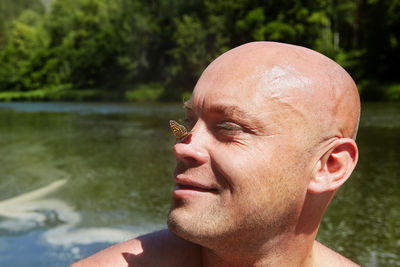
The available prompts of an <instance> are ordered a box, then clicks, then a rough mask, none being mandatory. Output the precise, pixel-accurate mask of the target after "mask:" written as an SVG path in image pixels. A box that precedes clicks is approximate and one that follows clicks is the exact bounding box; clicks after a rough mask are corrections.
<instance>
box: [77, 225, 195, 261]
mask: <svg viewBox="0 0 400 267" xmlns="http://www.w3.org/2000/svg"><path fill="white" fill-rule="evenodd" d="M200 253H201V250H200V247H198V246H197V245H195V244H192V243H190V242H187V241H185V240H183V239H181V238H179V237H177V236H175V235H174V234H172V233H171V232H170V231H169V230H162V231H159V232H154V233H150V234H147V235H144V236H140V237H137V238H135V239H131V240H128V241H125V242H123V243H120V244H117V245H115V246H112V247H109V248H107V249H105V250H103V251H100V252H98V253H96V254H94V255H92V256H90V257H88V258H86V259H83V260H81V261H78V262H76V263H74V264H73V265H72V266H71V267H81V266H85V267H86V266H99V267H107V266H110V267H111V266H124V267H126V266H149V267H151V266H188V263H189V264H190V266H196V265H195V264H198V263H199V262H200V261H199V259H200V258H201V257H200ZM199 266H200V265H199Z"/></svg>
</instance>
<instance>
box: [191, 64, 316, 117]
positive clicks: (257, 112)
mask: <svg viewBox="0 0 400 267" xmlns="http://www.w3.org/2000/svg"><path fill="white" fill-rule="evenodd" d="M250 63H251V64H249V62H247V61H243V62H241V61H239V62H235V61H234V62H232V60H230V59H228V60H225V61H223V62H222V63H221V62H216V63H212V64H211V65H210V66H209V67H208V68H207V69H206V70H205V71H204V73H203V74H202V76H201V78H200V79H199V81H198V83H197V84H196V87H195V89H194V91H193V96H192V99H191V103H190V104H191V108H195V109H201V111H202V112H205V111H216V112H218V111H224V112H226V111H229V112H230V113H234V112H236V113H238V114H241V115H250V114H251V115H252V116H253V117H255V116H257V117H263V116H265V115H268V116H269V117H271V118H270V119H273V118H274V117H276V119H281V117H282V116H283V115H289V114H290V113H291V112H294V113H299V107H297V106H298V105H297V104H298V103H299V101H300V100H301V97H302V96H303V95H304V92H302V91H304V90H307V88H308V87H309V86H310V84H311V79H309V78H308V77H306V76H305V75H302V74H300V73H298V72H297V71H296V70H295V69H294V68H293V67H291V66H289V65H287V64H286V65H285V64H281V65H275V66H268V64H263V63H260V62H254V61H250Z"/></svg>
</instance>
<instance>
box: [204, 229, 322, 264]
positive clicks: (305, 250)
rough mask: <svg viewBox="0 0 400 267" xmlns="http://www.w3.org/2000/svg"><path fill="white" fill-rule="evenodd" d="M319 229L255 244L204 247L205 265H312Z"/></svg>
mask: <svg viewBox="0 0 400 267" xmlns="http://www.w3.org/2000/svg"><path fill="white" fill-rule="evenodd" d="M316 233H317V231H315V233H313V234H311V235H309V234H308V235H299V236H294V235H293V236H281V237H280V238H277V239H275V240H268V241H267V242H265V243H264V244H262V245H260V246H258V247H254V245H253V246H247V244H238V245H236V244H233V242H232V243H230V244H229V248H226V247H224V248H223V249H218V248H216V249H209V248H204V247H203V248H202V261H203V266H204V267H213V266H222V267H224V266H230V267H233V266H271V267H273V266H304V267H306V266H312V262H313V253H312V251H313V250H312V249H313V244H314V240H315V235H316Z"/></svg>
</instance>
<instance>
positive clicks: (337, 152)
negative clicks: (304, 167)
mask: <svg viewBox="0 0 400 267" xmlns="http://www.w3.org/2000/svg"><path fill="white" fill-rule="evenodd" d="M357 160H358V149H357V145H356V143H355V141H354V140H353V139H351V138H340V139H337V140H335V141H334V142H333V143H331V144H330V146H329V149H328V151H327V152H326V153H325V154H324V155H323V156H322V157H321V158H320V159H319V160H318V162H317V164H316V165H315V167H314V170H313V176H312V178H311V181H310V183H309V185H308V192H310V193H312V194H320V193H323V192H328V191H335V190H336V189H338V188H339V187H340V186H341V185H342V184H344V182H346V180H347V178H349V177H350V174H351V173H352V171H353V170H354V167H355V166H356V164H357Z"/></svg>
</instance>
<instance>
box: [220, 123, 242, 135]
mask: <svg viewBox="0 0 400 267" xmlns="http://www.w3.org/2000/svg"><path fill="white" fill-rule="evenodd" d="M216 128H217V130H220V131H226V132H227V133H231V134H232V133H236V132H239V131H243V127H242V126H240V125H238V124H236V123H234V122H229V121H225V122H221V123H218V124H217V125H216Z"/></svg>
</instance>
